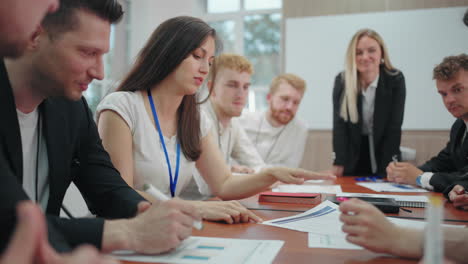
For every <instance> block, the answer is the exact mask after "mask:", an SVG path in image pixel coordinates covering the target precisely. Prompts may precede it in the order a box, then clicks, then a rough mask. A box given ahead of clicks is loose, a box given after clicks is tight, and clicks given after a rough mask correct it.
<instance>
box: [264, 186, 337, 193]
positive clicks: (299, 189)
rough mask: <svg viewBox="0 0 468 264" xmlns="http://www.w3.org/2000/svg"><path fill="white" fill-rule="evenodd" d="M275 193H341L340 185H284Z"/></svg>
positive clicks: (276, 189) (274, 190)
mask: <svg viewBox="0 0 468 264" xmlns="http://www.w3.org/2000/svg"><path fill="white" fill-rule="evenodd" d="M272 191H273V192H289V193H331V194H334V193H340V192H341V186H340V185H311V184H302V185H296V184H283V185H278V186H277V187H276V188H274V189H273V190H272Z"/></svg>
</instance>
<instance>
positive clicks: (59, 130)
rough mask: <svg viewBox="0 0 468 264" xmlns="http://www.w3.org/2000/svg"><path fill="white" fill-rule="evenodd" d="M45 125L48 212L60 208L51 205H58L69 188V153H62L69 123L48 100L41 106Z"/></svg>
mask: <svg viewBox="0 0 468 264" xmlns="http://www.w3.org/2000/svg"><path fill="white" fill-rule="evenodd" d="M41 110H42V114H43V116H44V118H43V125H44V130H43V131H44V136H45V140H46V145H47V157H48V159H49V183H50V186H49V187H50V189H49V190H50V195H49V203H48V204H49V206H48V208H47V211H48V212H49V211H54V212H55V211H56V210H59V209H58V208H50V205H53V204H57V202H52V201H57V200H59V199H62V198H61V197H63V196H62V195H61V192H63V189H65V188H66V187H67V186H68V180H67V178H66V175H67V172H66V171H65V168H67V167H69V162H67V159H66V157H68V153H62V152H63V151H64V150H65V149H68V148H64V145H66V144H68V143H67V136H68V135H67V133H68V131H69V130H68V128H67V124H68V123H67V122H66V120H65V116H64V115H63V113H62V111H61V110H62V109H60V107H59V106H58V105H57V104H56V103H55V102H54V101H53V100H51V99H46V100H45V101H44V102H43V103H42V105H41Z"/></svg>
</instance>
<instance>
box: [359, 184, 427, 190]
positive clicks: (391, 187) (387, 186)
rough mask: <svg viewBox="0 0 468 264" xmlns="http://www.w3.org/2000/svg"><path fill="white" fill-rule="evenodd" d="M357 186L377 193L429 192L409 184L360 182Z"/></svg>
mask: <svg viewBox="0 0 468 264" xmlns="http://www.w3.org/2000/svg"><path fill="white" fill-rule="evenodd" d="M356 184H357V185H360V186H362V187H366V188H368V189H371V190H373V191H376V192H428V191H427V190H425V189H422V188H417V187H414V186H412V185H409V184H399V183H394V182H358V183H356Z"/></svg>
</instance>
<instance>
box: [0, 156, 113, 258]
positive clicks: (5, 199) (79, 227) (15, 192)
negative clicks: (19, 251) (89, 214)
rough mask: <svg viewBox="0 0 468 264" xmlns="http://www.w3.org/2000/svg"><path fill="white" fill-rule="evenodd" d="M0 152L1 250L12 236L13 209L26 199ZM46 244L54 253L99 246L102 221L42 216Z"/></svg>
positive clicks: (13, 224) (14, 219) (13, 223)
mask: <svg viewBox="0 0 468 264" xmlns="http://www.w3.org/2000/svg"><path fill="white" fill-rule="evenodd" d="M7 164H8V163H7V162H6V160H5V158H4V156H3V155H2V154H1V153H0V173H1V178H2V184H1V185H0V201H1V203H0V213H1V216H2V217H0V226H1V229H0V251H2V252H3V251H4V250H5V247H6V245H7V242H8V241H9V240H10V237H11V236H12V235H13V231H14V228H15V225H16V206H17V205H18V203H19V202H20V201H24V200H30V199H29V197H28V196H27V194H26V193H25V192H24V190H23V187H22V185H21V183H20V182H19V181H18V178H17V177H16V176H15V175H14V174H13V172H12V171H11V169H10V168H9V166H8V165H7ZM46 223H47V231H48V238H49V242H50V244H51V245H52V247H54V248H55V249H56V250H57V251H58V252H66V251H69V250H70V249H71V248H73V247H75V246H77V245H79V244H83V243H87V244H93V245H94V246H96V247H100V246H101V236H102V228H103V223H104V220H103V219H99V218H97V219H96V218H89V219H73V220H70V219H63V218H60V217H58V216H53V215H46Z"/></svg>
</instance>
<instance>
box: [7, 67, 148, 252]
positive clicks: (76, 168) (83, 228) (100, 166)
mask: <svg viewBox="0 0 468 264" xmlns="http://www.w3.org/2000/svg"><path fill="white" fill-rule="evenodd" d="M39 111H41V115H42V117H43V118H42V120H43V131H42V133H43V134H44V136H45V139H46V145H47V154H48V160H49V187H50V188H49V190H50V195H49V200H48V204H47V210H46V217H47V223H48V225H49V226H54V227H55V229H56V230H58V232H59V233H60V234H61V235H63V238H64V239H65V240H66V241H67V242H68V244H69V245H70V246H71V247H75V246H76V245H79V244H82V243H88V244H93V245H95V246H96V247H100V246H101V239H102V231H103V224H104V220H103V218H91V219H62V218H59V217H58V216H59V213H60V207H61V205H62V202H63V198H64V195H65V192H66V190H67V188H68V186H69V185H70V183H71V182H72V181H73V182H74V183H75V184H76V186H77V187H78V189H79V190H80V192H81V194H82V195H83V197H84V198H85V200H86V202H87V205H88V207H89V209H90V210H91V211H92V212H93V213H95V214H96V215H98V216H100V217H105V218H126V217H132V216H134V215H135V214H136V209H137V204H138V202H140V201H142V200H144V199H143V198H142V197H141V196H140V195H139V194H138V193H137V192H136V191H134V190H133V189H132V188H131V187H129V186H128V185H127V184H126V183H125V181H124V180H123V179H122V178H121V177H120V174H119V172H118V171H117V170H116V169H115V168H114V167H113V165H112V163H111V161H110V157H109V155H108V154H107V152H106V151H105V150H104V148H103V146H102V144H101V140H100V138H99V134H98V132H97V128H96V124H95V123H94V121H93V119H92V115H91V112H90V111H89V108H88V105H87V103H86V100H85V99H84V98H82V99H81V100H79V101H76V102H74V101H70V100H67V99H64V98H48V99H46V100H44V102H43V103H42V104H41V105H40V106H39ZM0 116H1V120H2V122H1V126H0V147H1V149H0V173H1V176H0V177H2V182H3V184H2V185H0V212H1V215H2V217H1V220H0V221H1V223H0V224H1V230H0V241H1V242H0V243H2V244H1V245H0V246H1V249H2V250H3V247H4V246H5V243H6V241H7V240H8V238H9V236H10V235H11V232H12V230H13V228H12V227H13V226H14V223H15V217H16V216H15V206H16V204H17V202H18V201H20V200H25V199H29V197H27V195H26V193H25V192H24V191H23V188H22V179H23V171H22V170H23V167H22V162H23V161H22V148H21V136H20V129H19V123H18V117H17V113H16V106H15V101H14V97H13V92H12V88H11V86H10V82H9V80H8V75H7V72H6V69H5V65H4V63H3V62H1V63H0ZM53 229H54V228H53ZM49 236H51V237H52V238H53V237H56V233H53V234H49ZM51 242H52V244H53V245H54V246H56V248H58V249H59V250H60V249H64V248H60V247H58V246H57V244H60V243H55V242H54V241H51Z"/></svg>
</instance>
